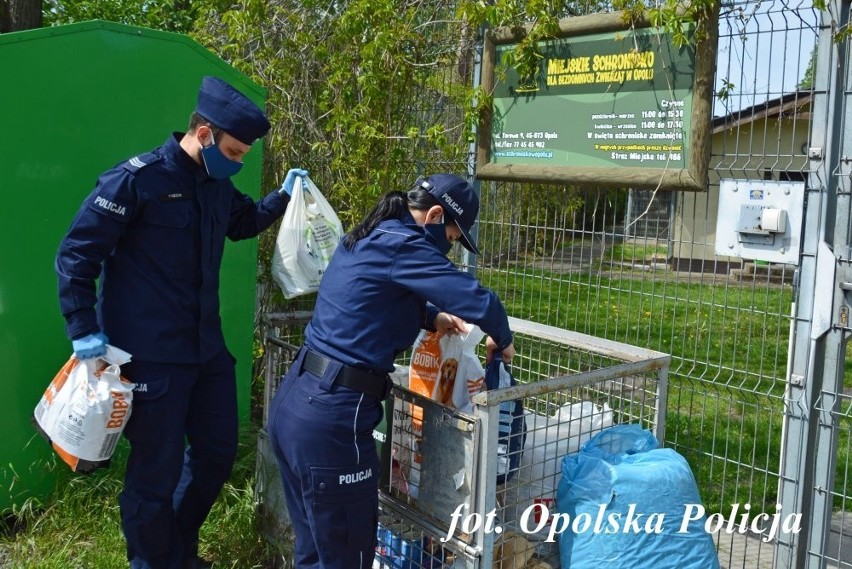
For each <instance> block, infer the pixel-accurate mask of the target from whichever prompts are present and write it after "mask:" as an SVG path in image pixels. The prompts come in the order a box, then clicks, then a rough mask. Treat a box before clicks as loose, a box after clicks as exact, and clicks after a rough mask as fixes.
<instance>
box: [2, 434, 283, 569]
mask: <svg viewBox="0 0 852 569" xmlns="http://www.w3.org/2000/svg"><path fill="white" fill-rule="evenodd" d="M240 441H241V442H240V450H239V455H238V457H237V463H236V465H235V467H234V472H233V474H232V476H231V479H230V481H229V482H228V483H227V484H226V485H225V488H224V489H223V490H222V493H221V494H220V496H219V498H218V499H217V501H216V503H215V504H214V506H213V510H212V512H211V513H210V517H209V518H208V520H207V522H206V523H205V524H204V526H202V528H201V554H202V555H203V556H204V557H205V558H208V559H211V560H213V561H215V562H216V563H217V565H216V566H217V567H231V568H234V569H252V568H261V567H267V566H269V564H270V562H271V560H272V558H273V557H274V555H275V552H274V551H273V550H272V549H271V547H270V546H269V545H267V544H266V543H265V542H264V540H263V538H262V535H261V532H260V531H259V529H258V528H257V527H256V521H255V517H254V480H255V479H254V476H255V473H254V472H255V456H256V454H255V448H256V444H257V442H256V441H257V433H256V432H254V431H252V430H251V429H247V430H246V431H245V432H243V433H242V436H241V439H240ZM127 450H128V449H127V446H126V441H124V440H123V441H122V444H121V445H119V448H118V450H117V451H116V455H115V457H114V458H113V463H112V466H111V467H110V468H108V469H104V470H98V471H96V472H93V473H91V474H88V475H72V474H70V472H69V471H68V469H67V467H66V466H65V465H64V464H63V463H61V462H58V461H54V462H52V463H51V464H47V465H44V468H50V469H55V468H59V469H61V470H62V471H63V472H65V473H66V476H64V477H60V479H61V483H59V484H58V485H57V489H56V491H55V492H54V494H53V495H52V496H50V497H49V498H48V499H47V500H45V501H44V502H43V503H41V502H38V501H35V500H30V501H28V502H26V503H25V504H24V505H23V506H21V507H19V508H16V509H15V511H13V512H12V516H10V517H9V518H8V519H7V523H6V527H3V526H2V525H0V530H3V531H0V566H2V567H6V568H8V569H68V568H69V567H85V568H86V569H114V568H115V567H126V566H127V558H126V555H125V543H124V537H123V535H122V533H121V518H120V515H119V510H118V494H119V492H120V491H121V487H122V479H123V477H124V467H123V465H124V464H125V461H126V458H127ZM57 463H58V464H57ZM12 522H13V523H14V527H13V526H12Z"/></svg>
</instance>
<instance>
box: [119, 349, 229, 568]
mask: <svg viewBox="0 0 852 569" xmlns="http://www.w3.org/2000/svg"><path fill="white" fill-rule="evenodd" d="M234 363H235V361H234V359H233V357H232V356H231V355H230V354H229V353H228V352H227V351H223V352H222V353H221V354H220V355H219V356H217V357H215V358H213V359H212V360H211V361H209V362H207V363H205V364H202V365H187V364H163V363H153V362H137V361H133V362H131V363H129V364H127V365H126V366H122V370H121V371H122V375H124V376H126V377H127V378H128V379H129V380H130V381H132V382H134V383H136V384H137V387H136V389H135V390H134V393H133V409H132V412H131V415H130V420H129V421H128V423H127V426H126V427H125V430H124V434H125V436H126V437H127V439H128V441H129V442H130V455H129V457H128V460H127V473H126V475H125V479H124V489H123V490H122V492H121V495H120V496H119V505H120V508H121V525H122V530H123V531H124V536H125V539H126V540H127V558H128V560H129V561H130V567H131V568H132V569H178V568H180V567H181V566H182V564H183V560H184V559H186V558H191V557H193V556H195V555H197V554H198V531H199V529H200V528H201V524H202V523H204V520H205V519H206V518H207V514H208V513H209V512H210V508H211V507H212V506H213V502H215V500H216V497H217V496H218V495H219V492H220V490H221V489H222V486H223V485H224V483H225V481H226V480H227V479H228V477H229V476H230V474H231V469H232V467H233V464H234V459H235V458H236V454H237V437H238V433H237V430H238V427H237V422H238V420H237V393H236V374H235V370H234Z"/></svg>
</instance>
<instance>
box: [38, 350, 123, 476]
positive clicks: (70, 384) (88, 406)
mask: <svg viewBox="0 0 852 569" xmlns="http://www.w3.org/2000/svg"><path fill="white" fill-rule="evenodd" d="M129 361H130V354H128V353H127V352H125V351H123V350H120V349H118V348H116V347H115V346H109V345H107V351H106V354H105V355H103V356H102V357H100V358H93V359H88V360H82V361H81V360H78V359H77V358H76V357H74V356H71V359H69V360H68V362H67V363H66V364H65V365H64V366H63V367H62V369H60V370H59V373H57V374H56V377H54V378H53V381H51V382H50V385H48V386H47V389H46V390H45V392H44V395H43V396H42V398H41V401H39V403H38V405H36V408H35V411H34V412H33V419H34V420H35V425H36V430H38V431H39V432H40V433H41V434H42V435H43V436H44V437H45V438H46V439H47V440H48V442H49V443H50V444H51V446H52V447H53V449H54V450H55V451H56V453H57V454H58V455H59V457H60V458H61V459H62V460H63V461H64V462H65V463H67V464H68V466H70V467H71V470H73V471H74V472H91V471H92V470H94V469H96V468H101V467H106V466H108V465H109V459H110V457H112V453H113V452H115V447H116V445H117V444H118V441H119V439H120V438H121V433H122V431H123V430H124V426H125V425H126V424H127V420H128V419H129V418H130V412H131V409H132V402H133V387H134V384H133V383H130V382H129V381H127V380H126V379H124V378H123V377H121V368H120V366H122V365H124V364H126V363H127V362H129Z"/></svg>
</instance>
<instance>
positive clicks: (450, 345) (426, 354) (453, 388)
mask: <svg viewBox="0 0 852 569" xmlns="http://www.w3.org/2000/svg"><path fill="white" fill-rule="evenodd" d="M483 338H485V333H484V332H483V331H482V330H480V329H479V327H477V326H474V325H472V324H468V325H467V331H466V332H465V333H464V334H444V333H442V332H429V331H423V332H421V333H420V336H418V338H417V341H416V342H415V343H414V352H413V353H412V355H411V365H410V367H409V389H411V390H412V391H414V392H415V393H419V394H421V395H424V396H426V397H429V398H431V399H434V400H435V401H438V402H440V403H441V404H443V405H446V406H448V407H454V408H456V409H459V410H460V411H464V412H471V411H473V404H472V403H471V401H470V397H471V395H475V394H476V393H479V392H480V391H481V390H482V387H483V384H484V381H485V369H484V368H483V367H482V362H481V361H480V359H479V356H477V354H476V346H477V344H479V342H480V341H482V339H483ZM418 419H419V417H417V416H416V415H415V424H416V423H418Z"/></svg>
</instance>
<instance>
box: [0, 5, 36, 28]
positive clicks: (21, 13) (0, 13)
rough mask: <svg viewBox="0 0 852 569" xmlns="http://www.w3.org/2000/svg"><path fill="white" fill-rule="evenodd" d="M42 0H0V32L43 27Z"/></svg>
mask: <svg viewBox="0 0 852 569" xmlns="http://www.w3.org/2000/svg"><path fill="white" fill-rule="evenodd" d="M41 2H42V0H0V33H3V32H17V31H21V30H29V29H32V28H40V27H41Z"/></svg>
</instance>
